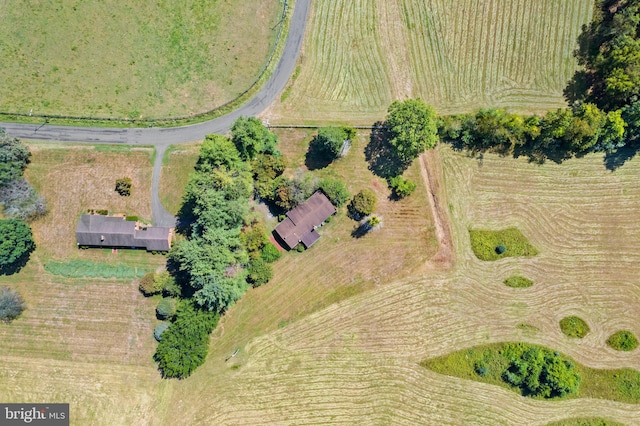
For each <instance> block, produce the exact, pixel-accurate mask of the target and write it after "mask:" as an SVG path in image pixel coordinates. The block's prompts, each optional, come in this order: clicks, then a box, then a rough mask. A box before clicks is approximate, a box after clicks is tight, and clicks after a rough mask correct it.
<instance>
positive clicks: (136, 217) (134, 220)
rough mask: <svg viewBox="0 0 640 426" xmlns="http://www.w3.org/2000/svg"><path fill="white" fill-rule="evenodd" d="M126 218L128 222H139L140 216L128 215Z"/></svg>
mask: <svg viewBox="0 0 640 426" xmlns="http://www.w3.org/2000/svg"><path fill="white" fill-rule="evenodd" d="M124 220H126V221H127V222H137V221H138V216H127V217H125V218H124Z"/></svg>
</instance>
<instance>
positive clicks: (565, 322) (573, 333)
mask: <svg viewBox="0 0 640 426" xmlns="http://www.w3.org/2000/svg"><path fill="white" fill-rule="evenodd" d="M560 330H562V332H563V333H564V334H565V335H567V336H569V337H577V338H578V339H582V338H583V337H584V336H586V335H587V334H588V333H589V331H590V329H589V325H588V324H587V323H586V322H585V321H584V320H583V319H582V318H580V317H576V316H571V317H565V318H562V319H561V320H560Z"/></svg>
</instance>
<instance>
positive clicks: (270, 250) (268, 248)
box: [260, 242, 282, 263]
mask: <svg viewBox="0 0 640 426" xmlns="http://www.w3.org/2000/svg"><path fill="white" fill-rule="evenodd" d="M281 256H282V253H280V250H278V247H276V246H275V245H274V244H273V243H271V242H268V243H267V244H265V246H264V247H263V248H262V251H261V252H260V257H261V258H262V260H264V261H265V262H267V263H273V262H275V261H276V260H278V259H280V257H281Z"/></svg>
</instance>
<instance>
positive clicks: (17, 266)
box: [0, 251, 31, 275]
mask: <svg viewBox="0 0 640 426" xmlns="http://www.w3.org/2000/svg"><path fill="white" fill-rule="evenodd" d="M30 257H31V251H30V252H28V253H25V254H23V255H22V256H20V257H19V258H18V259H16V261H15V262H13V263H11V264H10V265H4V266H2V267H0V275H13V274H17V273H18V272H20V270H21V269H22V268H24V266H25V265H26V264H27V262H28V261H29V259H30Z"/></svg>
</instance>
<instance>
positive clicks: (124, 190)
mask: <svg viewBox="0 0 640 426" xmlns="http://www.w3.org/2000/svg"><path fill="white" fill-rule="evenodd" d="M131 184H132V181H131V178H128V177H124V178H120V179H117V180H116V192H117V193H118V194H120V195H121V196H123V197H128V196H129V195H131Z"/></svg>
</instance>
